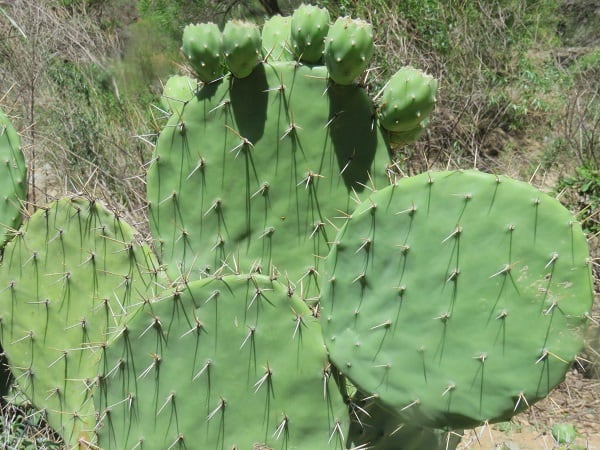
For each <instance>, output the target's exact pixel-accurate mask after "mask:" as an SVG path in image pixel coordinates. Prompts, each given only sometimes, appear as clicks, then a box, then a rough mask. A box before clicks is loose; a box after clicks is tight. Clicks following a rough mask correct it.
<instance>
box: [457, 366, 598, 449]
mask: <svg viewBox="0 0 600 450" xmlns="http://www.w3.org/2000/svg"><path fill="white" fill-rule="evenodd" d="M559 423H568V424H572V425H574V426H575V428H576V430H577V433H578V437H577V439H576V440H575V442H573V443H571V444H570V446H567V447H565V446H563V447H560V446H558V444H557V443H556V441H555V440H554V438H553V437H552V427H553V426H554V425H556V424H559ZM577 445H578V446H579V447H577ZM458 448H459V449H462V450H467V449H473V450H475V449H498V450H500V449H501V450H538V449H556V448H562V449H565V450H566V449H572V450H576V449H586V450H600V380H598V379H588V378H585V377H584V376H583V374H582V373H581V372H580V371H577V370H572V371H571V372H569V373H568V374H567V377H566V379H565V381H564V382H563V383H562V384H561V385H560V386H559V387H557V388H556V389H555V390H554V391H553V392H552V393H551V394H550V396H548V397H547V398H546V399H544V400H542V401H540V402H538V403H536V404H535V405H533V406H532V407H531V408H530V409H529V410H528V411H527V412H525V413H523V414H520V415H519V416H516V417H515V418H514V419H513V420H512V421H511V422H507V423H501V424H495V425H492V426H487V427H480V428H477V429H475V430H469V431H467V432H466V435H465V437H464V438H463V440H462V442H461V444H460V446H459V447H458Z"/></svg>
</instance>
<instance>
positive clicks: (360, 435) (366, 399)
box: [348, 392, 463, 450]
mask: <svg viewBox="0 0 600 450" xmlns="http://www.w3.org/2000/svg"><path fill="white" fill-rule="evenodd" d="M350 411H351V413H350V418H351V420H352V422H351V423H350V432H349V434H348V440H349V443H351V445H353V447H352V448H369V449H372V450H424V449H427V450H454V449H456V447H457V446H458V444H459V443H460V441H461V439H462V434H463V433H462V432H461V431H444V430H438V429H435V428H426V427H422V426H418V425H412V424H409V423H405V422H403V421H402V419H400V418H399V417H398V416H397V414H396V413H395V411H393V410H389V409H387V408H386V407H385V406H383V405H381V403H380V402H379V401H378V400H377V399H376V398H373V396H370V395H367V394H365V393H363V392H357V393H356V394H355V395H354V396H353V399H352V402H351V403H350ZM361 446H362V447H361Z"/></svg>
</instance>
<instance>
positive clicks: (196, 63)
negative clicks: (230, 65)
mask: <svg viewBox="0 0 600 450" xmlns="http://www.w3.org/2000/svg"><path fill="white" fill-rule="evenodd" d="M182 40H183V43H182V46H181V51H182V53H183V55H184V57H185V58H186V60H187V62H188V64H189V65H190V66H191V67H192V69H194V72H195V73H196V76H197V77H198V79H199V80H200V81H203V82H205V83H209V82H211V81H214V80H215V79H217V78H219V77H220V76H221V75H222V73H223V54H222V47H223V38H222V36H221V31H220V30H219V27H217V25H215V24H214V23H202V24H198V25H188V26H186V27H185V28H184V29H183V38H182Z"/></svg>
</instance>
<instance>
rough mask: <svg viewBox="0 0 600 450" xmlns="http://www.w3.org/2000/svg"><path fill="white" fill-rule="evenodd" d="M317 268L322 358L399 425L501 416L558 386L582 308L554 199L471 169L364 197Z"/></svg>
mask: <svg viewBox="0 0 600 450" xmlns="http://www.w3.org/2000/svg"><path fill="white" fill-rule="evenodd" d="M335 242H336V245H335V247H334V248H333V249H332V251H331V253H330V254H329V256H328V258H327V261H326V267H325V270H324V279H325V280H327V282H325V283H323V289H322V291H321V292H322V301H321V305H322V314H321V321H322V324H323V329H324V335H325V342H326V344H327V346H328V349H329V352H330V357H331V360H332V362H333V363H334V364H335V365H336V366H337V367H338V368H339V370H340V371H341V372H342V373H344V374H345V375H346V376H347V377H348V378H349V379H350V380H351V381H352V382H353V383H354V384H355V385H356V386H357V387H358V388H359V389H360V390H362V391H364V392H366V393H368V394H369V395H371V396H373V397H376V398H378V399H379V401H380V402H381V404H382V405H383V406H385V407H386V408H388V409H391V410H394V411H396V413H397V414H398V416H399V417H400V418H401V419H402V420H403V421H404V422H407V423H411V424H413V425H421V426H427V427H433V428H448V427H449V428H454V429H456V428H467V427H472V426H477V425H479V424H481V423H484V422H494V421H504V420H508V419H509V418H510V417H511V416H513V415H514V414H516V413H517V412H519V411H521V410H523V409H524V408H526V407H527V406H528V405H531V404H533V403H534V402H536V401H538V400H540V399H541V398H543V397H545V396H546V395H547V394H548V393H549V392H550V390H551V389H552V388H553V387H554V386H556V385H557V384H558V383H560V382H561V381H562V379H563V377H564V375H565V373H566V371H567V370H568V369H569V367H570V366H571V363H572V361H573V360H574V358H575V356H576V354H577V352H578V351H579V350H580V348H581V346H582V342H583V334H584V331H585V328H586V324H587V317H588V311H589V309H590V307H591V304H592V299H593V294H592V277H591V269H590V259H589V254H588V248H587V241H586V238H585V235H584V234H583V232H582V231H581V227H580V225H579V224H578V223H577V222H576V220H575V219H574V218H573V216H572V215H571V214H570V213H569V212H568V211H567V210H566V209H565V208H564V207H563V206H562V205H561V204H560V203H559V202H558V201H557V200H555V199H553V198H550V197H548V196H547V195H545V194H543V193H541V192H539V191H538V190H536V189H535V188H533V187H532V186H530V185H528V184H526V183H522V182H518V181H514V180H511V179H509V178H505V177H500V176H495V175H489V174H484V173H479V172H476V171H465V172H442V173H425V174H422V175H419V176H416V177H412V178H406V179H402V180H400V181H399V182H398V184H397V185H394V186H390V187H387V188H385V189H383V190H381V191H379V192H377V193H374V194H373V195H371V196H370V198H369V199H368V200H366V201H364V202H363V203H362V204H361V206H359V207H358V208H357V209H356V211H354V212H353V213H352V218H351V219H350V220H348V221H347V222H346V224H345V225H344V226H343V227H342V229H341V230H340V233H339V234H338V236H337V237H336V239H335Z"/></svg>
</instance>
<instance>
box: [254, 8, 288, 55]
mask: <svg viewBox="0 0 600 450" xmlns="http://www.w3.org/2000/svg"><path fill="white" fill-rule="evenodd" d="M291 21H292V18H291V17H290V16H279V15H277V16H273V17H271V18H269V20H267V21H265V23H264V24H263V27H262V47H263V59H264V60H265V61H292V60H293V59H294V53H293V52H292V49H291V44H290V26H291Z"/></svg>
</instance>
